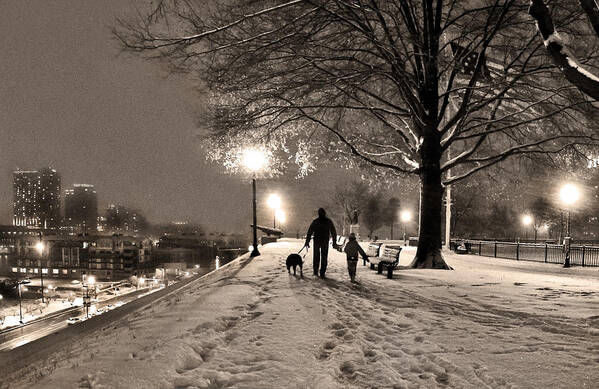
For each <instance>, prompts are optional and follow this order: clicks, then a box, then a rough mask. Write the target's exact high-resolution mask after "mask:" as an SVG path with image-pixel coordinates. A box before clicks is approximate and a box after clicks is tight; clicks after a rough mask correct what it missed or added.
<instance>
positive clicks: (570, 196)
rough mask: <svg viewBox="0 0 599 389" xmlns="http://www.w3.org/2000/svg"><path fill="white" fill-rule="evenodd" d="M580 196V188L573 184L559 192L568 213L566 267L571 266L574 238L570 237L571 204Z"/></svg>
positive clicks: (565, 246) (565, 245) (565, 243)
mask: <svg viewBox="0 0 599 389" xmlns="http://www.w3.org/2000/svg"><path fill="white" fill-rule="evenodd" d="M579 196H580V193H579V192H578V188H577V187H576V186H574V185H572V184H566V185H564V186H562V189H561V190H560V192H559V197H560V199H561V200H562V202H563V203H564V204H565V205H566V211H567V213H568V216H567V219H566V237H565V239H564V250H565V252H566V258H565V259H564V267H570V241H571V240H572V238H571V237H570V206H571V205H572V204H574V203H575V202H576V201H577V200H578V197H579Z"/></svg>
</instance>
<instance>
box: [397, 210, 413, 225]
mask: <svg viewBox="0 0 599 389" xmlns="http://www.w3.org/2000/svg"><path fill="white" fill-rule="evenodd" d="M400 218H401V221H402V222H404V223H405V222H409V221H410V220H412V212H410V211H401V214H400Z"/></svg>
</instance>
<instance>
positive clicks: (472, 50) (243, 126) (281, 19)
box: [114, 0, 590, 269]
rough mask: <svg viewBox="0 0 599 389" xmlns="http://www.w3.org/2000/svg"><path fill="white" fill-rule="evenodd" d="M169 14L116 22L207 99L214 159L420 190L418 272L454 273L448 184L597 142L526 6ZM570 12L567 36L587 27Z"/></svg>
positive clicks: (301, 5) (317, 1) (354, 5)
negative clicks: (404, 181)
mask: <svg viewBox="0 0 599 389" xmlns="http://www.w3.org/2000/svg"><path fill="white" fill-rule="evenodd" d="M202 3H203V2H201V1H197V2H194V1H192V0H162V1H159V2H158V3H157V4H155V5H154V6H152V8H151V9H150V10H149V11H148V12H147V14H145V15H142V16H139V17H132V18H127V19H119V20H118V21H117V24H116V26H115V28H114V34H115V36H116V37H118V39H120V42H121V43H122V45H123V47H124V48H126V49H127V50H130V51H133V52H139V53H141V54H142V55H146V56H149V57H156V58H162V59H166V60H167V61H168V62H169V64H171V66H173V69H174V70H176V71H181V72H185V73H191V74H193V75H194V76H196V77H198V78H200V79H201V80H202V81H203V82H204V83H205V85H206V86H207V87H208V88H209V89H210V91H211V93H212V95H211V96H210V99H208V100H209V101H210V102H211V104H213V108H212V110H211V112H213V116H212V117H211V122H210V134H209V135H208V136H207V138H206V139H207V143H209V144H210V149H209V152H210V158H212V159H214V160H218V161H224V162H225V163H226V164H227V165H228V166H231V161H232V160H234V159H235V158H237V156H238V154H239V150H240V149H241V148H242V147H243V145H246V144H254V143H260V144H263V145H265V146H266V147H268V148H269V149H271V150H283V151H285V152H286V153H288V154H292V155H294V158H291V160H293V161H294V162H295V163H296V164H298V166H299V168H300V171H309V170H311V169H314V168H315V166H316V163H315V160H317V159H319V158H326V159H335V160H338V161H342V162H344V163H347V164H348V165H349V166H352V167H355V166H370V167H371V168H372V170H374V171H376V172H377V173H381V174H385V175H386V179H388V180H393V179H397V178H398V177H402V176H405V175H417V176H418V177H419V179H420V183H421V185H420V204H421V209H420V217H419V242H418V250H417V253H416V256H415V258H414V261H413V262H412V266H413V267H419V268H445V269H447V268H448V266H447V265H446V263H445V261H444V259H443V256H442V255H441V219H442V218H441V210H442V196H443V192H444V185H448V184H452V183H455V182H458V181H460V180H462V179H464V178H466V177H469V176H471V175H472V174H474V173H476V172H478V171H480V170H482V169H485V168H487V167H489V166H492V165H494V164H496V163H499V162H501V161H503V160H505V159H506V158H508V157H511V156H517V155H523V154H529V153H557V152H560V151H561V150H563V149H564V148H566V147H569V146H572V145H577V144H579V143H587V142H589V141H590V137H589V136H587V135H585V134H584V133H583V132H582V130H581V129H584V128H585V127H586V125H585V123H584V116H582V115H580V114H578V113H577V109H578V107H580V106H581V105H584V104H587V102H586V101H585V100H584V99H583V98H582V96H580V94H578V93H577V91H576V89H575V88H574V87H572V86H571V85H570V84H567V83H561V82H560V80H559V78H558V77H556V74H557V72H558V71H557V70H556V69H555V68H554V67H553V66H551V65H550V64H547V63H546V55H545V52H544V50H543V44H542V42H539V41H538V39H537V38H536V34H535V29H534V27H533V21H532V20H531V19H530V18H529V17H528V15H527V13H526V10H527V8H528V2H527V1H524V0H503V1H500V0H474V1H457V0H452V1H442V0H436V1H433V0H427V1H414V0H384V1H383V0H352V1H347V0H282V1H260V0H231V1H227V2H223V3H219V4H216V5H214V7H213V8H211V9H209V10H208V9H206V6H203V5H202ZM579 16H580V15H579V13H577V12H576V11H575V10H572V11H570V10H568V9H567V8H564V9H563V10H562V12H561V13H560V15H559V20H558V22H559V23H561V24H560V25H570V24H572V23H571V22H572V21H578V20H579Z"/></svg>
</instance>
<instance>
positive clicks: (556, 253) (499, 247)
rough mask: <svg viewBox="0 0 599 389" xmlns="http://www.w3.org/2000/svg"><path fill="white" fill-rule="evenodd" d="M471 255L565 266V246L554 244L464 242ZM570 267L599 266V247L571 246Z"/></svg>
mask: <svg viewBox="0 0 599 389" xmlns="http://www.w3.org/2000/svg"><path fill="white" fill-rule="evenodd" d="M461 242H463V243H464V245H465V246H466V249H467V250H468V253H469V254H475V255H481V256H485V257H494V258H506V259H515V260H519V261H535V262H545V263H558V264H563V263H564V259H565V258H566V253H565V252H564V246H563V245H561V244H552V243H518V242H498V241H484V240H462V241H461ZM570 265H578V266H599V246H587V245H571V246H570Z"/></svg>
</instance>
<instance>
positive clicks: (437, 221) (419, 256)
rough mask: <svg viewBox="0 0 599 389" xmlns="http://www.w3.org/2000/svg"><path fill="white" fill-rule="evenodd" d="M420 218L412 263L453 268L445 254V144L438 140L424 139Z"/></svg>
mask: <svg viewBox="0 0 599 389" xmlns="http://www.w3.org/2000/svg"><path fill="white" fill-rule="evenodd" d="M421 158H422V172H421V173H420V220H419V223H418V224H419V231H418V250H417V251H416V256H415V257H414V260H413V261H412V263H411V264H410V267H412V268H418V269H451V267H449V266H448V265H447V264H446V263H445V260H444V259H443V255H442V254H441V211H442V202H443V186H442V185H441V169H440V161H441V147H440V145H439V142H437V141H436V139H431V140H428V141H426V140H425V141H424V143H423V144H422V149H421Z"/></svg>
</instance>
